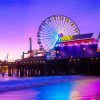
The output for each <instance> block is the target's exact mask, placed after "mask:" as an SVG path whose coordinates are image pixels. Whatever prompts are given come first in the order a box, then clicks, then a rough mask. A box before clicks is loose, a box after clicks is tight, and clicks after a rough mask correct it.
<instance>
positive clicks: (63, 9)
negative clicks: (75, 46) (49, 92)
mask: <svg viewBox="0 0 100 100" xmlns="http://www.w3.org/2000/svg"><path fill="white" fill-rule="evenodd" d="M54 14H61V15H65V16H68V17H70V18H71V19H72V20H74V21H75V22H76V24H77V25H78V27H79V29H80V32H81V34H84V33H91V32H93V33H94V37H95V38H96V37H97V36H98V33H99V32H100V0H0V59H5V56H6V54H7V53H9V58H10V59H15V58H19V57H20V56H21V54H22V52H23V51H27V50H28V48H29V45H28V38H29V37H30V36H31V37H32V38H33V49H36V48H38V45H37V36H36V35H37V31H38V27H39V25H40V24H41V22H42V21H43V20H44V19H45V18H47V17H48V16H51V15H54Z"/></svg>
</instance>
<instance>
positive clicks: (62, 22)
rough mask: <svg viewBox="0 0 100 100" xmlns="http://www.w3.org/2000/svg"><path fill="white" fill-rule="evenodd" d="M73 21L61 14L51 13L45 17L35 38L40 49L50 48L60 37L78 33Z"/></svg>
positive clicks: (47, 49)
mask: <svg viewBox="0 0 100 100" xmlns="http://www.w3.org/2000/svg"><path fill="white" fill-rule="evenodd" d="M79 33H80V32H79V29H78V27H77V25H76V24H75V22H74V21H72V20H71V19H70V18H68V17H66V16H63V15H53V16H50V17H48V18H47V19H45V20H44V21H43V22H42V23H41V25H40V27H39V30H38V33H37V38H38V44H39V46H40V49H41V50H45V51H49V50H52V49H53V48H54V47H55V45H56V43H57V42H58V41H59V39H60V38H62V37H64V36H72V35H77V34H79Z"/></svg>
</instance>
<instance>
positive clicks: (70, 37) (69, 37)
mask: <svg viewBox="0 0 100 100" xmlns="http://www.w3.org/2000/svg"><path fill="white" fill-rule="evenodd" d="M72 39H73V36H63V37H61V38H60V42H65V41H69V40H72Z"/></svg>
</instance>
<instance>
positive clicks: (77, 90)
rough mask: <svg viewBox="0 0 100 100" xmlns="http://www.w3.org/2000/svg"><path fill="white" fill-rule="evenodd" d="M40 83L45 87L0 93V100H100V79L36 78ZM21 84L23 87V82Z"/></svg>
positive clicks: (80, 77) (77, 77)
mask: <svg viewBox="0 0 100 100" xmlns="http://www.w3.org/2000/svg"><path fill="white" fill-rule="evenodd" d="M40 79H41V80H40ZM22 80H23V79H22ZM26 80H27V79H25V80H23V81H26ZM33 80H34V79H33V78H32V79H30V81H33ZM35 80H37V78H36V79H35ZM59 80H60V81H59ZM19 81H20V79H19ZM45 81H46V82H45ZM10 82H11V81H10ZM41 82H42V83H44V82H45V85H41V86H39V85H37V86H36V85H35V86H33V87H30V88H27V89H20V90H14V91H13V90H11V91H4V92H1V93H0V100H100V77H88V76H85V77H84V76H65V77H62V76H59V77H41V78H38V83H41ZM50 82H51V83H50ZM33 83H34V82H33ZM13 84H14V83H13ZM22 84H23V85H24V82H23V83H22ZM24 86H25V85H24ZM16 87H17V85H16Z"/></svg>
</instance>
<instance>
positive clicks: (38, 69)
mask: <svg viewBox="0 0 100 100" xmlns="http://www.w3.org/2000/svg"><path fill="white" fill-rule="evenodd" d="M0 74H1V75H2V77H3V76H5V74H7V75H8V76H11V77H13V76H15V77H34V76H57V75H96V76H99V75H100V58H71V59H54V60H35V61H19V62H0Z"/></svg>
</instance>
